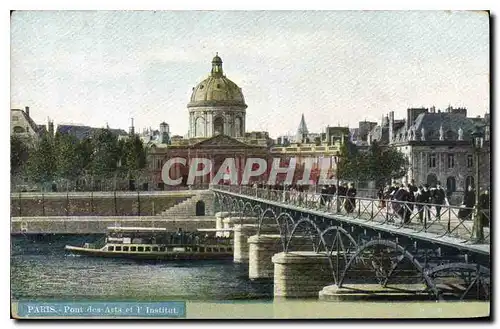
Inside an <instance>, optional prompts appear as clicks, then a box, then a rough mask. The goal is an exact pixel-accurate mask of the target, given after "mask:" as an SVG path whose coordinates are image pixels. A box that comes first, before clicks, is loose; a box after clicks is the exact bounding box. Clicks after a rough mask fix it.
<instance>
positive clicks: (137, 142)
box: [124, 135, 146, 172]
mask: <svg viewBox="0 0 500 329" xmlns="http://www.w3.org/2000/svg"><path fill="white" fill-rule="evenodd" d="M124 158H125V166H126V168H127V169H128V170H129V171H131V172H134V171H137V170H140V169H144V168H145V167H146V150H145V148H144V145H143V143H142V141H141V139H140V137H139V136H138V135H134V136H133V137H131V138H129V139H127V140H126V141H125V144H124Z"/></svg>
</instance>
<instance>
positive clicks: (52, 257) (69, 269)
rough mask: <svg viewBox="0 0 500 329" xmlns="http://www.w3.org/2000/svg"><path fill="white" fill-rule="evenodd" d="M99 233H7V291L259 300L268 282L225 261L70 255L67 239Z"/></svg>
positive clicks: (19, 295) (66, 296) (266, 297)
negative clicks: (23, 234) (8, 285)
mask: <svg viewBox="0 0 500 329" xmlns="http://www.w3.org/2000/svg"><path fill="white" fill-rule="evenodd" d="M100 237H101V236H68V235H66V236H64V235H52V236H45V237H36V238H35V237H27V236H12V237H11V296H12V298H13V299H15V300H18V299H32V300H35V299H44V300H48V299H52V300H73V299H75V300H130V301H144V300H147V301H160V300H176V299H178V300H193V301H195V300H199V301H202V300H203V301H220V300H260V301H271V300H272V296H273V285H272V282H271V283H262V282H252V281H250V280H249V279H248V265H243V264H234V263H233V262H232V261H231V260H228V261H202V262H172V261H169V262H165V261H164V262H154V261H134V260H126V259H108V258H90V257H83V256H72V255H70V254H68V253H66V252H65V251H64V246H65V245H66V244H72V245H81V244H82V243H83V242H85V241H95V240H97V239H99V238H100Z"/></svg>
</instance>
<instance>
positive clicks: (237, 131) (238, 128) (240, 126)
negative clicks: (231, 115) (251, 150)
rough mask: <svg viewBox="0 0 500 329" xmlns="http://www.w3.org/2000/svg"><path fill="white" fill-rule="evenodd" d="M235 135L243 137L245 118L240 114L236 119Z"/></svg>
mask: <svg viewBox="0 0 500 329" xmlns="http://www.w3.org/2000/svg"><path fill="white" fill-rule="evenodd" d="M234 137H243V119H242V118H241V117H239V116H237V117H236V118H235V119H234Z"/></svg>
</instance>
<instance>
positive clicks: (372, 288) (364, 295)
mask: <svg viewBox="0 0 500 329" xmlns="http://www.w3.org/2000/svg"><path fill="white" fill-rule="evenodd" d="M419 296H421V297H422V298H423V299H428V297H429V295H428V293H427V291H426V286H425V284H401V283H399V284H397V285H388V286H385V287H381V286H380V285H379V284H347V285H343V286H342V287H341V288H339V287H338V286H337V285H329V286H326V287H324V288H323V289H322V290H321V291H320V292H319V294H318V297H319V300H323V301H357V300H381V299H382V300H387V299H390V300H406V299H408V298H411V299H413V298H415V297H419Z"/></svg>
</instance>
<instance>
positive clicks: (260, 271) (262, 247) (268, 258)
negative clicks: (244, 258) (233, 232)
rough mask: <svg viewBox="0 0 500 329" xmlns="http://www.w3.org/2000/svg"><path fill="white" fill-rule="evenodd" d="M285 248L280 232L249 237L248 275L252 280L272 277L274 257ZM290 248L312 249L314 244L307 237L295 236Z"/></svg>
mask: <svg viewBox="0 0 500 329" xmlns="http://www.w3.org/2000/svg"><path fill="white" fill-rule="evenodd" d="M282 249H283V246H282V242H281V236H280V235H279V234H260V235H253V236H251V237H249V238H248V256H249V259H248V263H249V267H248V277H249V278H250V279H251V280H256V279H272V278H273V277H274V268H275V266H274V264H273V261H272V257H273V256H274V255H275V254H277V253H279V252H280V251H281V250H282ZM290 249H295V250H312V249H313V247H312V244H311V242H310V241H309V239H308V238H306V237H294V243H293V246H291V248H290Z"/></svg>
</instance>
